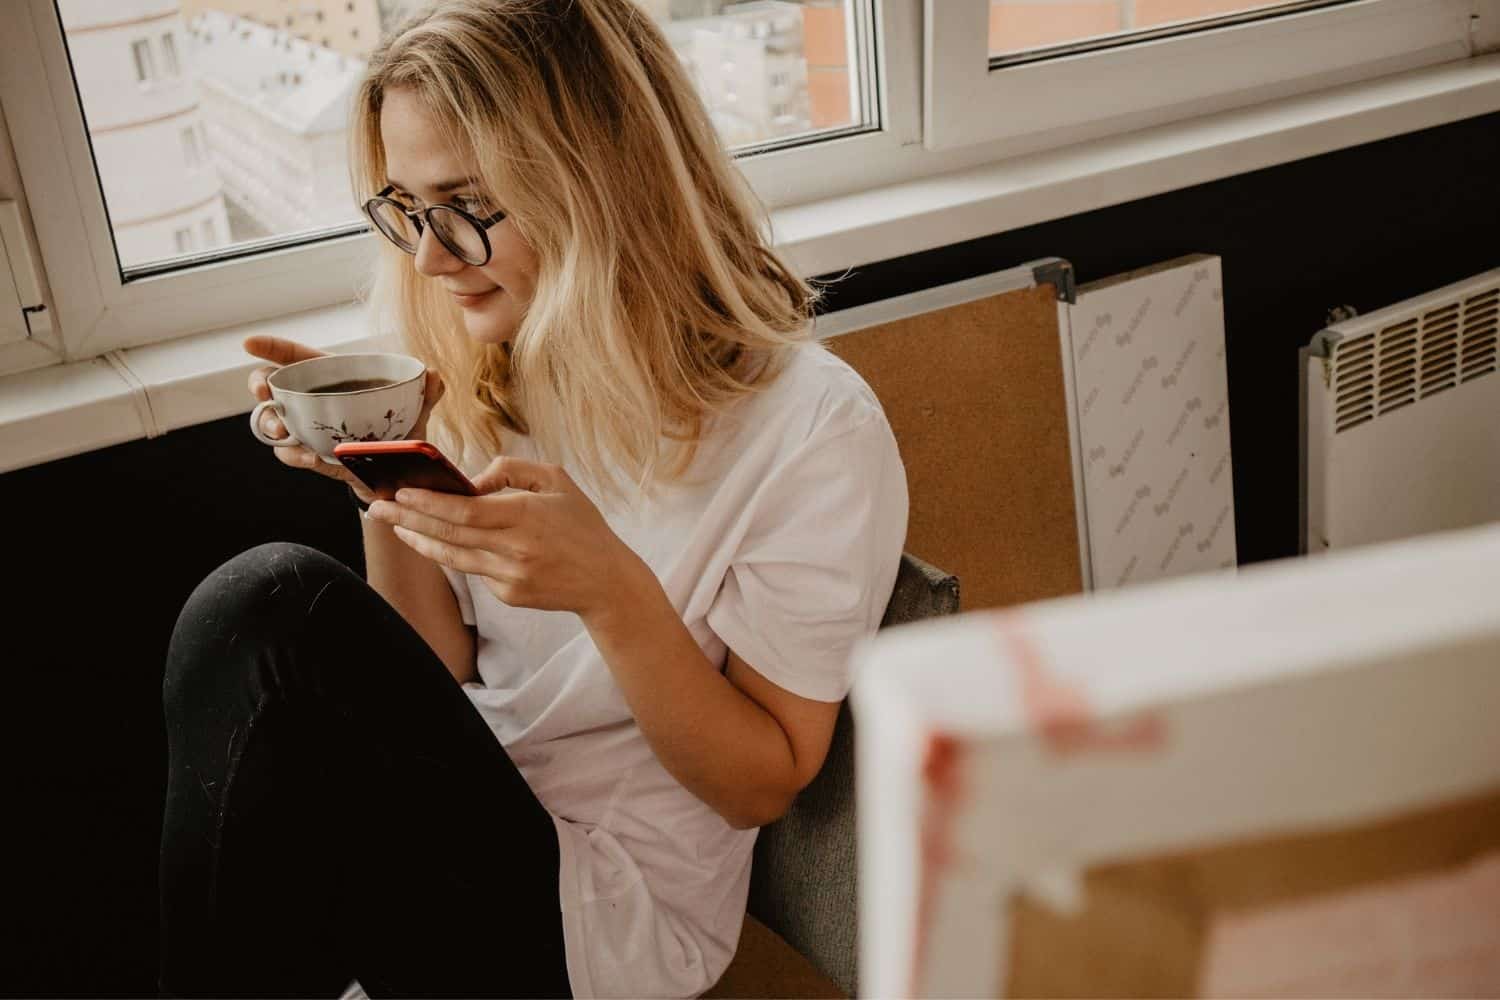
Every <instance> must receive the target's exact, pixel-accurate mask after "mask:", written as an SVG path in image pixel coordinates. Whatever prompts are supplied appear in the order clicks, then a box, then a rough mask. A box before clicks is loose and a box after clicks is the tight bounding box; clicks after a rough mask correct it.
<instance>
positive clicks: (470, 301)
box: [453, 285, 500, 309]
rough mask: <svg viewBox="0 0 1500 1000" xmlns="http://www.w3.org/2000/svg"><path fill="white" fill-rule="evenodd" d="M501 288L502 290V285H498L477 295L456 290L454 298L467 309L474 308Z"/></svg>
mask: <svg viewBox="0 0 1500 1000" xmlns="http://www.w3.org/2000/svg"><path fill="white" fill-rule="evenodd" d="M499 290H500V286H498V285H496V286H495V287H494V288H491V289H490V290H489V291H487V292H480V293H478V294H477V295H463V294H460V293H459V292H454V293H453V298H454V300H455V301H457V302H458V304H459V305H460V306H463V307H464V308H465V309H470V308H473V307H474V306H477V305H479V304H480V303H482V302H483V301H484V300H485V299H487V298H489V297H490V296H491V295H494V294H495V293H496V292H498V291H499Z"/></svg>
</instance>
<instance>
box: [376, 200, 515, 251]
mask: <svg viewBox="0 0 1500 1000" xmlns="http://www.w3.org/2000/svg"><path fill="white" fill-rule="evenodd" d="M394 190H396V186H395V185H394V184H392V185H390V186H389V187H387V188H386V189H385V190H384V191H382V192H380V193H379V194H377V195H376V196H375V197H373V198H371V199H370V200H369V201H367V202H365V205H364V209H365V215H367V216H369V217H370V222H371V223H373V224H374V226H375V229H376V231H377V232H379V233H380V235H382V236H384V237H385V238H386V239H388V240H390V241H391V242H392V243H394V244H396V246H398V247H400V248H401V249H402V250H405V251H406V252H407V253H410V254H414V253H416V252H417V244H418V243H419V242H421V239H422V230H423V229H425V228H426V227H427V226H431V227H432V232H433V234H434V235H436V236H437V238H438V242H440V243H442V244H443V246H445V247H447V249H448V252H449V253H451V254H452V255H453V256H455V257H457V258H458V259H459V260H461V261H463V262H464V263H465V264H469V265H472V266H474V267H483V266H484V265H485V264H488V263H489V261H490V253H491V250H490V238H489V236H488V235H487V234H486V230H488V229H489V228H490V227H491V226H493V225H494V224H495V223H497V222H499V221H500V220H501V219H503V218H505V213H504V212H496V213H495V214H494V215H491V216H488V217H486V218H483V219H479V218H475V217H474V216H472V215H470V214H469V213H468V212H465V211H464V210H463V209H461V208H459V207H457V206H456V205H429V206H428V207H426V208H407V207H406V206H405V205H403V204H401V203H400V202H399V201H395V200H393V199H391V198H389V197H387V196H388V195H389V194H390V193H391V192H392V191H394Z"/></svg>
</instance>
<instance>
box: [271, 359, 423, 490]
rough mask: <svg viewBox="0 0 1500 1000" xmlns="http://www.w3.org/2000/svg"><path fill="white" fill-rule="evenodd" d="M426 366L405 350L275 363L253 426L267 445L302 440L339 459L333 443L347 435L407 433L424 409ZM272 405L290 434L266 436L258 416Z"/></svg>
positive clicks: (328, 458) (370, 437) (372, 437)
mask: <svg viewBox="0 0 1500 1000" xmlns="http://www.w3.org/2000/svg"><path fill="white" fill-rule="evenodd" d="M426 372H427V369H426V367H425V366H424V365H423V364H422V362H421V361H419V360H418V359H416V358H414V357H411V356H410V355H406V354H325V355H324V356H322V357H319V358H309V359H308V360H306V361H298V362H297V363H295V364H290V365H286V366H284V367H282V368H278V369H276V370H275V371H274V372H272V373H271V374H270V375H269V376H268V377H267V378H266V383H267V385H269V386H270V389H271V398H270V399H267V400H262V401H261V402H260V403H258V404H256V407H255V409H254V410H252V411H251V413H250V431H251V433H253V434H254V435H255V437H256V439H257V440H259V441H261V442H262V443H264V444H269V445H273V446H274V445H295V444H302V445H306V446H307V447H309V448H311V449H312V450H313V451H315V452H317V454H318V457H319V458H321V459H322V460H323V461H325V462H328V463H329V464H331V465H338V464H340V463H339V460H338V459H336V458H334V457H333V449H334V447H335V446H337V445H340V444H343V443H344V442H346V441H395V440H399V439H401V438H404V437H406V435H407V434H408V433H409V432H410V431H411V429H412V426H413V425H414V424H416V422H417V417H418V416H419V415H420V414H421V412H422V401H423V397H424V395H425V393H426V388H427V378H426ZM266 410H274V411H275V413H276V416H277V417H278V418H280V420H281V423H282V425H283V426H284V427H285V428H286V430H287V433H288V434H289V435H290V436H289V437H285V438H280V439H277V438H271V437H267V436H266V435H265V434H264V433H263V432H262V431H261V428H260V417H261V414H262V413H263V412H265V411H266Z"/></svg>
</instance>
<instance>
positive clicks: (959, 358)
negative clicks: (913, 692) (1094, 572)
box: [828, 284, 1083, 611]
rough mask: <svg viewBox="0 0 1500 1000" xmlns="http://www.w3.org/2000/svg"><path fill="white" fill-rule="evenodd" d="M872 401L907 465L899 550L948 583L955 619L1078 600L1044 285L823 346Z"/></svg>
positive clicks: (1069, 483)
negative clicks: (952, 579)
mask: <svg viewBox="0 0 1500 1000" xmlns="http://www.w3.org/2000/svg"><path fill="white" fill-rule="evenodd" d="M828 346H829V348H830V349H831V350H832V351H833V352H834V353H835V354H837V355H838V356H839V357H841V358H843V359H844V360H845V361H847V362H848V363H849V364H850V365H851V366H852V367H853V368H854V369H855V370H856V371H858V372H859V373H860V375H862V376H863V377H864V379H865V381H866V382H868V383H869V384H870V387H871V388H872V389H873V390H874V391H875V394H876V395H877V396H879V397H880V402H881V405H882V406H884V408H885V412H886V416H887V418H888V419H889V420H890V423H891V428H892V430H893V431H894V432H895V435H896V441H897V444H898V445H899V446H900V449H901V459H902V461H903V462H904V463H905V465H906V478H907V489H908V492H909V494H910V498H911V512H910V517H909V520H908V524H907V534H906V550H907V551H908V552H910V553H912V554H913V555H915V556H917V557H919V558H921V559H924V560H926V561H927V562H930V563H932V564H933V565H934V566H937V567H939V568H941V569H943V570H945V571H946V572H949V573H953V574H955V575H956V576H957V577H958V582H959V593H960V595H961V597H962V602H963V609H964V610H966V611H968V610H973V609H976V608H988V607H999V606H1004V605H1009V604H1017V603H1021V602H1023V601H1031V600H1037V599H1039V598H1044V597H1055V596H1059V595H1062V594H1071V593H1076V592H1078V591H1080V590H1081V589H1082V586H1083V585H1082V573H1081V569H1080V561H1079V540H1078V520H1077V515H1076V511H1075V505H1074V499H1073V471H1072V470H1073V466H1072V451H1071V446H1070V438H1069V434H1068V415H1067V397H1066V391H1065V389H1064V384H1063V367H1062V346H1061V342H1060V340H1059V330H1058V302H1057V291H1056V289H1055V288H1054V287H1053V286H1052V285H1049V284H1041V285H1037V286H1035V287H1032V288H1023V289H1018V290H1015V291H1009V292H1005V293H1003V294H1000V295H992V296H990V297H988V298H982V299H978V300H976V301H972V302H966V303H963V304H960V305H954V306H948V307H946V308H942V309H937V310H934V311H932V312H926V313H922V314H920V315H917V316H911V317H908V318H905V319H898V320H894V321H891V322H888V323H882V324H879V325H876V326H870V327H865V328H863V329H860V330H855V331H852V332H850V333H845V334H841V335H838V336H834V337H831V338H829V340H828Z"/></svg>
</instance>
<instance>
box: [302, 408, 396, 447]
mask: <svg viewBox="0 0 1500 1000" xmlns="http://www.w3.org/2000/svg"><path fill="white" fill-rule="evenodd" d="M382 419H384V420H385V427H384V429H382V430H378V431H366V432H365V433H363V434H355V433H353V432H352V431H350V430H349V422H348V421H347V420H340V421H339V425H338V426H337V427H334V426H333V425H332V424H325V423H321V422H319V421H316V420H315V421H313V426H314V427H316V428H317V429H318V430H320V431H322V432H323V433H325V434H327V435H328V436H329V437H331V438H333V440H335V441H337V442H338V443H339V444H344V443H345V442H348V441H389V440H390V439H392V438H398V437H400V436H401V434H400V433H399V432H398V433H392V431H394V430H396V429H397V428H399V427H401V426H402V425H403V422H404V421H405V420H406V411H405V410H386V411H385V416H384V417H383V418H382Z"/></svg>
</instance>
